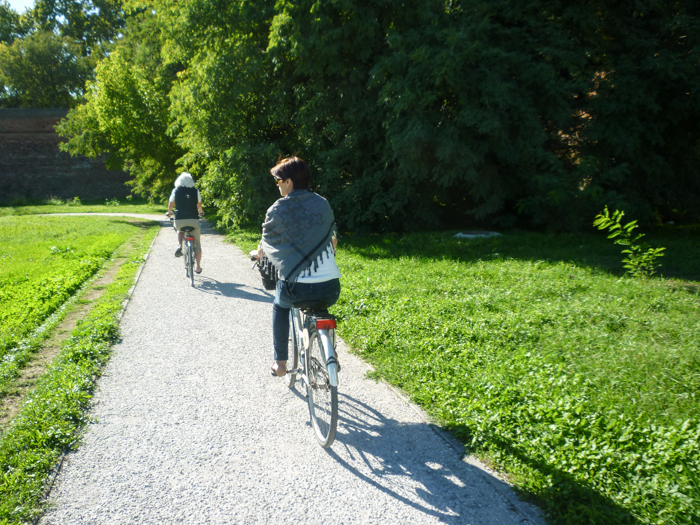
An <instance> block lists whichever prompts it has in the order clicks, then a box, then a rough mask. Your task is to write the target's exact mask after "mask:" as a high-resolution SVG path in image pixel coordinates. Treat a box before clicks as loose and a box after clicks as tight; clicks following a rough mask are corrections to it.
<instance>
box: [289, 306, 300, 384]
mask: <svg viewBox="0 0 700 525" xmlns="http://www.w3.org/2000/svg"><path fill="white" fill-rule="evenodd" d="M298 339H299V319H298V318H297V316H296V315H295V311H294V308H291V309H290V310H289V356H288V358H287V370H291V371H290V372H287V385H288V386H289V388H294V384H295V383H296V380H297V374H296V372H294V370H296V369H297V368H298V367H299V347H300V344H299V340H298Z"/></svg>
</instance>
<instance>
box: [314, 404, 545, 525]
mask: <svg viewBox="0 0 700 525" xmlns="http://www.w3.org/2000/svg"><path fill="white" fill-rule="evenodd" d="M338 397H339V415H338V416H339V419H338V434H337V436H336V440H335V443H334V444H333V448H331V449H328V450H327V452H328V454H329V456H331V457H332V458H333V459H334V460H335V461H337V462H338V464H339V465H341V466H342V467H343V468H345V469H347V470H348V471H349V472H351V473H352V474H353V475H355V476H356V477H357V478H359V479H361V480H362V481H363V482H365V483H367V484H369V485H371V486H372V487H374V488H375V489H377V490H379V491H381V492H383V493H385V494H387V495H388V496H390V497H392V498H394V499H396V500H397V502H400V503H402V504H403V505H407V506H411V507H412V508H414V509H416V510H418V511H420V512H422V513H424V514H426V515H430V516H433V517H436V518H438V519H439V520H440V521H441V522H442V523H447V524H451V525H463V524H464V523H465V520H468V521H469V522H471V520H473V519H474V518H475V517H476V516H479V515H483V519H484V521H483V523H488V522H489V518H488V515H489V514H488V513H489V508H493V507H494V505H493V500H494V499H498V500H501V505H503V506H504V507H506V508H507V509H508V510H511V511H512V512H514V513H517V514H519V515H520V516H521V517H523V516H527V517H526V518H525V519H523V520H522V521H521V523H540V519H539V517H538V516H537V512H538V511H536V510H535V509H531V510H530V509H528V508H526V504H524V503H523V502H520V501H519V500H518V499H517V497H516V496H515V495H514V494H513V492H512V488H511V487H510V486H508V485H507V484H506V483H504V482H503V481H501V480H499V479H498V478H496V477H494V476H492V475H490V474H488V473H486V472H484V471H482V470H480V469H479V468H477V467H475V466H473V465H471V464H469V463H466V462H465V461H462V460H461V459H460V456H461V454H455V450H454V448H453V445H452V444H450V443H448V442H447V441H446V440H435V439H423V438H422V436H424V435H426V434H428V435H429V437H431V438H434V436H435V434H436V432H435V430H433V429H432V428H431V426H430V425H429V424H428V423H427V422H418V423H413V422H411V423H402V422H399V421H397V420H394V419H391V418H389V417H386V416H384V415H383V414H381V413H380V412H378V411H377V410H375V409H374V408H372V407H371V406H369V405H368V404H366V403H363V402H361V401H359V400H357V399H355V398H353V397H352V396H349V395H345V394H342V393H339V394H338ZM302 399H304V400H305V398H303V396H302ZM441 437H442V436H441ZM425 443H432V445H425ZM436 443H437V446H436V445H435V444H436ZM406 452H407V453H406ZM485 485H486V486H485ZM528 506H529V505H528ZM476 522H477V523H482V521H480V520H478V519H477V520H476Z"/></svg>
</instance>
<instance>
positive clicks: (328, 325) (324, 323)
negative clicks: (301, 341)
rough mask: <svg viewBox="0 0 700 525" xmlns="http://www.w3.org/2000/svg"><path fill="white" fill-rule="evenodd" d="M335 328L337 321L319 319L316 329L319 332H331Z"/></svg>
mask: <svg viewBox="0 0 700 525" xmlns="http://www.w3.org/2000/svg"><path fill="white" fill-rule="evenodd" d="M332 328H335V319H317V320H316V329H318V330H330V329H332Z"/></svg>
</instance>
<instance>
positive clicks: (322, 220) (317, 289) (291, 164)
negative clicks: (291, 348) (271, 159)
mask: <svg viewBox="0 0 700 525" xmlns="http://www.w3.org/2000/svg"><path fill="white" fill-rule="evenodd" d="M270 173H271V174H272V176H273V177H274V179H275V181H276V182H277V187H278V189H279V192H280V195H281V196H282V198H281V199H278V200H277V201H276V202H275V203H274V204H273V205H272V206H270V208H269V209H268V210H267V214H266V215H265V222H264V223H263V225H262V229H263V234H262V240H261V241H260V244H259V245H258V249H257V250H253V251H252V252H251V253H250V255H251V257H253V258H256V259H259V258H260V257H261V256H262V255H263V254H264V255H266V256H267V258H268V259H269V260H270V262H271V263H272V264H273V265H275V267H276V268H277V273H278V277H279V280H278V281H277V288H276V289H275V301H274V303H273V305H272V342H273V347H274V359H275V362H274V363H273V365H272V375H273V376H275V375H276V376H278V377H282V376H284V375H285V374H286V372H287V356H288V345H287V343H288V338H289V310H290V308H291V307H292V303H295V302H298V301H323V302H326V303H328V306H331V305H333V304H335V302H336V301H337V300H338V297H340V270H339V269H338V266H337V265H336V263H335V246H336V243H337V241H336V237H335V218H334V216H333V210H332V209H331V206H330V204H328V201H327V200H326V199H324V198H323V197H321V196H320V195H318V194H316V193H313V192H311V191H309V181H310V180H311V170H310V169H309V166H308V165H307V164H306V162H304V161H303V160H302V159H300V158H298V157H289V158H285V159H280V160H278V161H277V164H276V165H275V167H274V168H272V169H271V170H270Z"/></svg>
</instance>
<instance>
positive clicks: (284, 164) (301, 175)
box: [270, 156, 311, 190]
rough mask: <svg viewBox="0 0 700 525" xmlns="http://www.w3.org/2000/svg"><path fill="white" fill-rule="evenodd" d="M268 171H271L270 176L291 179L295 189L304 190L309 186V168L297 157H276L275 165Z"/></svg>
mask: <svg viewBox="0 0 700 525" xmlns="http://www.w3.org/2000/svg"><path fill="white" fill-rule="evenodd" d="M270 173H272V176H273V177H274V178H276V179H280V180H286V179H292V183H293V184H294V189H295V190H306V189H308V188H309V181H311V170H310V169H309V166H308V164H306V162H304V161H303V160H302V159H300V158H299V157H287V158H285V159H283V158H282V157H281V156H280V157H279V158H278V159H277V164H275V167H274V168H272V169H271V170H270Z"/></svg>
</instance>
